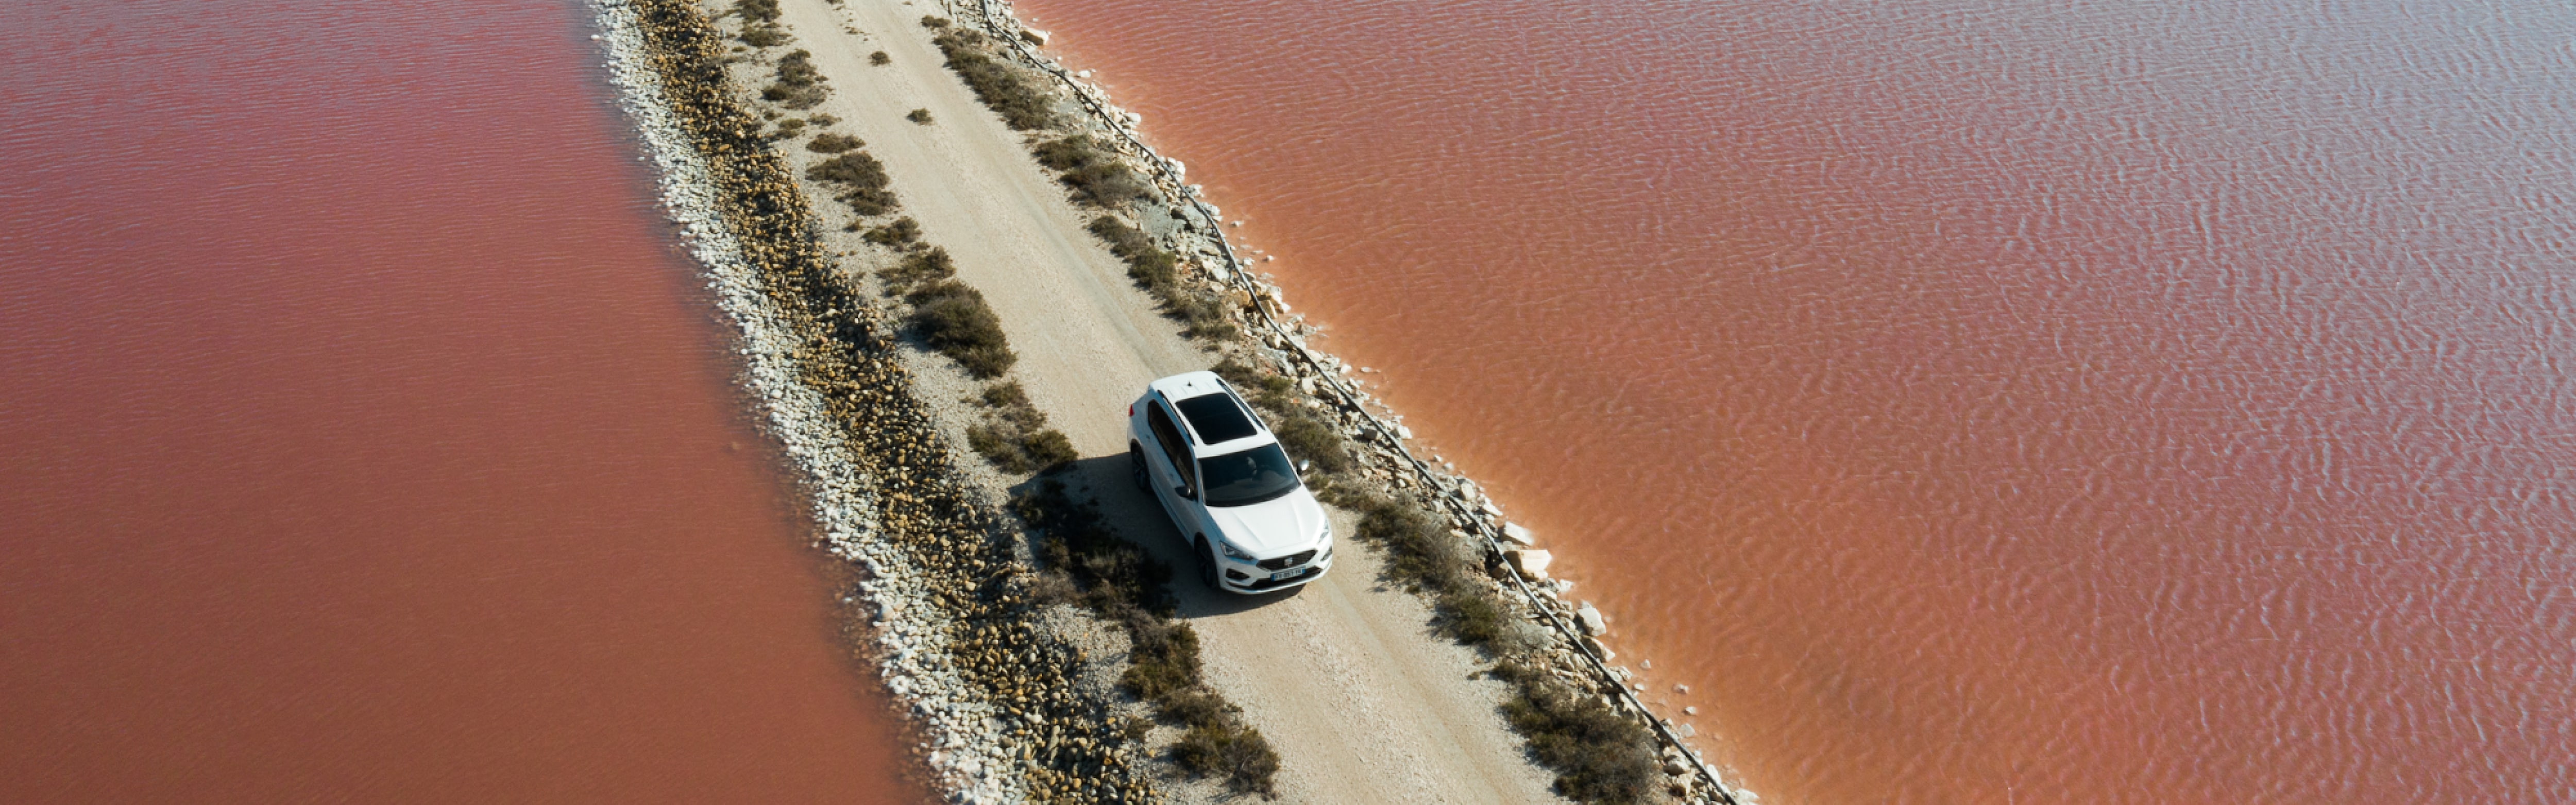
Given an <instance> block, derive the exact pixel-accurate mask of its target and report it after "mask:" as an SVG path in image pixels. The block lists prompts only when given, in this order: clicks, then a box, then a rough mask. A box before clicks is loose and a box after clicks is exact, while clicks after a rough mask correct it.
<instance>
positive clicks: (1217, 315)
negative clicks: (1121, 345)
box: [1091, 215, 1236, 339]
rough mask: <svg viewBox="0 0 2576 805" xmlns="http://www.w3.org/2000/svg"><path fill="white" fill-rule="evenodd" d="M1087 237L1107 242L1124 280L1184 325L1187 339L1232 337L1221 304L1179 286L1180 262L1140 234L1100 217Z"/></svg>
mask: <svg viewBox="0 0 2576 805" xmlns="http://www.w3.org/2000/svg"><path fill="white" fill-rule="evenodd" d="M1091 234H1093V235H1096V236H1098V237H1099V238H1100V239H1101V240H1102V241H1104V242H1107V243H1108V244H1109V252H1110V253H1111V254H1115V255H1117V256H1118V258H1119V259H1121V260H1124V261H1126V262H1127V277H1128V279H1132V280H1135V281H1136V284H1137V285H1138V286H1141V287H1143V288H1144V289H1145V290H1146V291H1147V292H1149V293H1152V294H1153V295H1154V299H1155V301H1158V302H1161V303H1162V308H1163V314H1164V315H1166V316H1169V317H1171V318H1173V319H1175V320H1178V321H1180V322H1181V323H1182V324H1185V325H1188V327H1187V332H1188V334H1189V335H1190V336H1191V337H1193V338H1208V339H1219V338H1227V337H1231V336H1233V335H1234V334H1235V332H1236V331H1235V327H1234V323H1233V322H1230V321H1227V320H1226V318H1225V305H1224V303H1221V302H1218V301H1217V300H1216V299H1215V298H1213V295H1212V294H1208V293H1205V292H1202V291H1197V290H1193V289H1191V288H1189V287H1187V286H1185V285H1183V284H1182V283H1181V280H1180V258H1177V257H1174V256H1172V253H1171V252H1167V251H1164V250H1163V249H1162V248H1161V247H1159V246H1155V245H1154V242H1153V239H1151V238H1148V237H1146V236H1145V233H1144V232H1143V231H1142V230H1139V229H1137V228H1135V227H1132V226H1128V225H1127V224H1126V223H1125V222H1122V221H1120V220H1118V219H1117V218H1115V217H1112V216H1107V215H1103V216H1100V217H1098V218H1095V219H1092V221H1091Z"/></svg>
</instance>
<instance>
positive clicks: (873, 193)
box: [805, 151, 896, 215]
mask: <svg viewBox="0 0 2576 805" xmlns="http://www.w3.org/2000/svg"><path fill="white" fill-rule="evenodd" d="M805 177H806V178H809V179H813V180H815V181H818V182H828V183H831V184H834V185H838V186H840V188H841V195H840V196H839V198H840V200H841V203H844V204H848V205H850V209H851V211H853V212H856V213H858V214H860V215H884V214H886V213H888V212H892V211H894V208H895V204H896V201H895V197H894V191H892V190H890V189H888V186H889V185H890V184H892V180H891V179H889V178H887V177H886V172H885V163H882V162H878V161H877V158H876V157H872V156H868V155H867V154H866V153H865V152H861V151H851V152H848V153H845V154H842V155H840V156H836V157H833V158H831V159H826V160H823V161H822V162H819V163H816V164H815V165H814V167H811V168H807V169H805Z"/></svg>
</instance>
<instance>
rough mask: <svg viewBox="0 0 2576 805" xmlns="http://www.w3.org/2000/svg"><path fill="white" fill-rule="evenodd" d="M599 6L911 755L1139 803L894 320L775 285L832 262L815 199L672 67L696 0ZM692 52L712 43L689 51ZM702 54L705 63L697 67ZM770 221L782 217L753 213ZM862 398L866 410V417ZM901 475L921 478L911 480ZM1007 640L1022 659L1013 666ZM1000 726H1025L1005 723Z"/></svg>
mask: <svg viewBox="0 0 2576 805" xmlns="http://www.w3.org/2000/svg"><path fill="white" fill-rule="evenodd" d="M594 8H595V9H596V10H597V12H598V21H599V23H600V27H601V29H602V33H601V34H600V38H601V40H602V41H603V47H604V50H605V51H606V56H607V62H608V66H609V73H610V76H611V81H612V83H613V84H614V85H615V86H617V87H618V89H619V91H620V93H621V95H622V98H621V106H623V107H624V108H625V109H626V111H627V113H628V116H629V117H630V119H632V120H633V121H634V122H635V124H636V125H637V127H638V129H639V132H640V135H641V137H640V139H641V141H642V144H643V145H644V146H645V150H646V154H645V157H646V158H647V159H649V160H650V161H652V162H653V163H654V165H655V167H656V168H657V169H659V171H660V173H661V177H660V181H659V184H660V187H661V191H662V201H663V205H664V207H665V209H666V211H667V212H668V213H669V215H670V217H671V218H672V220H673V221H674V222H676V223H678V224H680V225H681V227H682V230H683V238H684V241H685V242H686V243H687V245H688V247H689V249H690V251H691V253H692V254H693V256H695V257H696V258H697V259H698V261H699V263H700V264H701V265H702V266H704V267H705V269H706V272H707V278H708V285H709V288H710V290H711V291H712V292H713V294H714V296H715V297H716V300H717V303H718V306H719V307H720V308H722V309H723V310H724V312H725V313H726V314H727V316H728V318H730V319H731V320H733V321H734V323H735V324H736V326H737V328H738V329H739V331H740V333H739V338H740V341H739V343H740V344H741V346H740V348H739V350H738V351H739V352H740V354H741V355H742V357H743V359H744V362H745V368H744V372H743V382H744V384H745V385H746V386H747V387H749V388H750V389H751V390H752V391H753V393H754V394H755V395H756V396H758V397H759V398H760V399H761V400H762V401H763V402H764V404H765V406H766V408H767V411H766V412H765V413H766V417H765V420H766V425H767V427H766V429H767V430H769V431H770V432H771V434H772V435H773V436H774V437H776V438H778V439H779V440H780V442H781V443H782V446H783V448H784V452H785V454H786V456H787V457H788V458H789V460H790V461H791V462H793V463H794V464H795V465H796V467H797V468H798V469H799V470H800V471H801V474H802V477H801V478H800V479H799V480H800V483H801V485H802V486H804V487H805V489H806V490H807V492H808V493H809V494H810V495H811V496H812V497H813V502H812V506H811V511H812V513H813V516H814V518H815V524H816V526H817V528H818V530H819V532H820V533H821V534H822V547H824V548H825V550H826V551H827V552H828V553H830V554H831V555H832V556H834V557H836V558H838V559H840V560H842V561H845V562H847V563H849V564H851V565H853V566H855V567H857V568H860V569H863V570H864V573H865V576H866V578H867V579H868V580H867V581H861V582H859V583H858V584H856V585H855V593H854V596H853V597H854V598H855V599H858V600H856V601H852V602H851V603H863V604H865V605H866V606H867V607H868V608H870V609H873V610H874V611H875V617H874V618H873V619H872V620H873V626H874V627H875V635H874V638H875V640H874V643H875V645H874V646H873V648H874V649H876V651H875V652H872V653H874V654H876V655H877V656H878V657H879V658H880V661H879V662H877V663H876V667H875V668H874V669H873V670H874V671H875V672H876V674H877V675H878V678H879V679H880V680H881V681H882V683H883V684H885V685H886V687H887V689H888V690H890V691H891V692H892V693H893V694H894V696H895V698H896V700H897V701H900V702H902V703H903V704H905V705H906V709H907V715H908V716H909V720H910V721H911V722H912V724H913V726H914V727H915V729H916V730H917V731H918V734H919V736H920V738H921V743H919V744H916V745H915V746H914V747H912V748H913V754H914V756H915V757H916V758H917V759H918V760H919V762H921V763H922V764H923V766H924V767H925V768H926V769H927V770H928V772H929V774H930V775H931V777H932V778H933V780H934V782H935V783H936V785H937V786H938V787H939V788H940V789H942V790H943V791H945V792H947V793H948V794H949V798H950V799H951V800H952V801H957V802H1004V801H1024V800H1028V799H1030V798H1032V795H1036V796H1038V797H1041V798H1044V799H1047V800H1051V801H1110V800H1113V799H1115V800H1125V801H1133V800H1139V799H1146V798H1147V794H1148V792H1147V787H1146V785H1145V783H1144V781H1143V780H1142V779H1141V775H1140V774H1138V773H1137V772H1135V771H1134V769H1135V768H1136V766H1137V765H1138V761H1137V759H1136V758H1134V757H1133V756H1132V753H1130V752H1127V751H1124V750H1125V747H1124V746H1122V745H1121V744H1119V743H1118V742H1116V741H1115V740H1112V739H1111V737H1110V735H1109V734H1108V732H1109V729H1110V724H1111V722H1112V719H1110V718H1108V717H1106V716H1105V714H1103V713H1100V712H1098V711H1097V709H1098V708H1097V703H1094V702H1090V701H1086V700H1085V698H1084V697H1081V696H1077V695H1071V692H1072V691H1073V690H1074V688H1075V684H1074V681H1073V680H1071V679H1068V678H1066V677H1065V676H1064V675H1063V674H1061V673H1058V674H1053V675H1049V674H1048V673H1046V670H1047V669H1062V668H1067V667H1075V666H1078V665H1079V664H1080V663H1081V659H1080V658H1079V656H1078V655H1079V653H1080V650H1079V649H1078V648H1074V647H1071V646H1067V645H1065V644H1064V643H1063V642H1062V641H1060V640H1054V639H1051V638H1052V637H1053V636H1052V635H1043V634H1038V633H1035V632H1034V630H1032V629H1031V628H1030V626H1031V624H1030V623H1029V622H1027V620H1026V619H1015V618H1010V617H1008V616H1007V615H1008V611H1009V610H1011V609H1012V608H1014V607H1016V606H1017V605H1019V604H1020V599H1021V593H1020V592H1019V591H1018V590H1017V589H1016V587H1017V584H1016V583H1017V582H1019V581H1020V580H1019V579H1017V578H1015V577H1014V576H1013V575H1012V574H1010V573H1009V572H1008V571H1009V569H1010V564H1011V563H1009V562H1008V561H1007V560H1008V559H1009V558H1010V557H1009V556H1008V553H1009V551H1008V548H1009V545H1008V543H1007V541H1006V540H1003V539H999V538H997V535H996V534H995V533H994V532H995V531H996V528H995V525H996V523H995V522H993V514H994V513H992V512H989V511H985V510H983V508H982V507H981V506H978V505H977V504H976V502H975V501H972V500H971V499H968V498H966V497H965V496H964V495H962V494H961V491H962V490H961V489H959V488H958V485H957V484H956V483H955V482H954V479H953V478H950V477H947V476H948V472H947V471H948V469H949V468H948V467H946V466H944V465H946V464H947V462H948V456H947V454H946V453H945V451H944V450H941V449H940V448H939V446H938V440H937V433H936V430H935V427H934V426H932V425H931V423H930V420H929V417H928V416H927V415H926V414H925V413H924V412H923V411H922V410H921V403H920V401H918V400H917V399H914V398H913V397H912V396H911V388H910V385H909V383H908V382H907V381H906V376H907V374H908V373H907V372H906V370H905V369H904V368H903V367H902V366H901V365H899V364H898V363H896V362H895V361H894V360H893V359H892V358H891V356H890V355H888V354H886V350H885V349H884V347H885V344H884V342H883V341H882V333H883V332H884V327H883V325H882V322H879V321H875V320H874V319H873V317H872V316H869V315H867V313H868V312H869V311H870V308H868V307H866V306H864V305H862V304H851V305H850V307H849V308H848V309H847V310H846V311H845V310H843V309H842V308H840V307H838V306H828V307H826V308H825V310H824V311H823V313H824V314H825V315H824V317H821V318H818V317H815V316H813V315H811V314H810V312H808V311H804V310H798V309H796V308H797V307H799V306H800V305H799V302H802V303H803V305H802V306H810V305H812V304H814V303H815V302H816V301H818V300H815V299H801V300H800V299H798V298H797V293H796V292H792V291H782V290H781V289H779V288H778V287H777V285H778V282H777V280H779V279H781V278H782V276H781V275H782V274H783V273H785V271H792V270H794V269H797V268H803V269H807V270H812V269H815V268H816V267H817V266H818V264H820V263H823V262H824V258H823V255H821V254H820V252H819V251H818V250H817V249H815V248H814V244H813V243H812V241H811V240H810V238H808V237H805V236H804V235H805V234H806V233H807V232H809V231H810V230H811V229H812V226H811V223H812V222H811V212H810V211H809V210H808V209H807V208H806V207H805V205H804V204H803V203H802V202H803V196H802V194H801V193H799V192H797V191H796V190H795V189H794V187H795V186H794V184H793V182H792V180H789V179H786V178H785V174H784V171H783V168H782V165H781V163H779V162H778V160H777V158H776V156H775V155H774V154H769V153H768V152H767V150H766V148H765V147H763V146H761V145H758V144H757V143H756V141H755V140H754V139H753V138H752V136H751V135H750V132H751V131H756V129H757V121H756V120H755V119H753V118H751V117H750V116H749V115H747V114H745V113H743V112H742V110H741V109H740V108H738V107H737V106H736V105H735V104H734V102H733V101H732V99H731V98H730V97H729V95H728V93H729V92H730V87H729V84H727V83H726V82H725V81H724V80H723V78H722V73H721V68H720V66H719V67H718V71H717V73H716V74H715V75H714V76H705V75H700V76H692V77H690V78H694V79H696V80H694V81H690V80H686V79H682V80H678V81H675V80H674V79H675V78H678V77H679V76H680V74H681V73H682V71H684V70H687V69H688V68H691V67H697V68H704V67H706V66H707V64H708V63H709V61H708V58H707V57H708V55H709V54H708V53H706V52H705V50H706V49H707V48H709V47H712V46H713V45H712V43H713V42H715V41H717V40H716V37H715V36H714V34H713V32H712V31H711V30H710V29H708V28H707V27H705V26H706V21H705V20H704V18H703V17H702V16H700V15H698V14H696V13H695V9H694V8H692V7H689V6H687V5H686V4H685V2H683V0H597V1H596V2H595V3H594ZM692 23H694V24H692ZM691 46H695V47H696V48H697V49H698V50H699V52H696V53H690V52H688V51H689V49H690V48H691ZM692 57H694V58H695V61H696V62H697V63H694V64H692V63H688V61H689V60H691V59H692ZM716 64H719V65H720V62H717V63H716ZM674 83H681V84H683V86H681V87H679V88H678V94H691V95H695V96H696V97H694V98H687V99H682V100H677V101H676V102H675V98H674V95H675V93H674V92H673V87H672V84H674ZM710 154H712V156H710ZM763 156H767V157H768V159H766V160H763V159H761V157H763ZM728 173H730V174H732V175H726V174H728ZM762 219H775V220H770V221H763V220H762ZM764 222H766V223H772V224H783V226H778V225H773V226H768V227H762V226H758V224H759V223H764ZM744 230H750V231H744ZM764 230H765V231H764ZM764 236H766V237H764ZM822 287H825V286H823V285H821V284H809V287H808V288H806V289H804V291H805V292H806V293H812V292H814V291H817V290H820V289H821V288H822ZM844 301H855V300H844ZM831 318H839V319H840V320H839V321H830V320H829V319H831ZM818 341H820V342H832V341H837V342H839V343H837V344H831V345H832V346H840V347H842V349H841V350H839V352H841V353H842V354H840V355H833V356H828V357H826V356H825V355H824V354H823V353H824V350H822V349H818V347H823V346H825V344H821V343H817V342H818ZM871 353H873V354H871ZM835 358H838V359H839V363H840V364H841V365H838V366H835V365H833V363H834V359H835ZM836 370H837V371H836ZM818 374H822V375H833V376H831V377H824V378H817V377H816V375H818ZM817 379H822V380H824V381H825V382H826V383H827V384H829V386H831V387H832V389H833V390H834V391H839V392H841V393H843V394H845V395H848V396H847V397H846V398H844V399H842V400H839V401H836V400H834V399H832V396H831V395H829V394H827V393H826V392H825V391H824V390H820V389H817V388H815V387H814V386H813V384H814V381H815V380H817ZM836 402H838V403H840V404H839V405H836V404H835V403H836ZM853 403H872V404H873V405H871V406H868V408H870V409H873V410H868V411H867V413H865V414H861V413H858V411H857V410H854V409H855V408H857V406H854V405H853ZM854 414H855V416H853V415H854ZM843 417H849V418H854V419H858V420H860V421H861V422H863V423H864V424H866V425H870V426H874V427H868V428H862V429H861V430H863V431H874V432H875V435H876V436H877V437H878V439H877V440H876V441H879V442H880V444H877V445H861V444H855V443H853V440H852V439H850V438H848V436H849V435H851V433H850V431H848V430H845V428H844V422H842V421H836V420H839V419H841V418H843ZM871 446H873V447H876V448H877V449H876V450H874V451H873V452H872V451H870V450H869V449H867V448H868V447H871ZM889 459H890V460H889ZM889 465H891V466H889ZM889 470H893V472H889ZM905 470H914V471H918V477H915V478H906V477H904V476H905V473H904V471H905ZM889 487H890V488H889ZM943 531H945V532H946V533H941V532H943ZM907 532H908V533H907ZM1023 608H1024V607H1023ZM979 620H981V621H986V622H983V623H978V622H977V621H979ZM961 633H962V634H961ZM997 633H998V634H997ZM960 638H965V639H960ZM997 648H998V649H1000V651H998V652H997V651H996V649H997ZM1003 652H1007V654H1008V655H1009V657H1010V660H1011V661H1010V662H1008V663H1004V662H1002V661H1001V657H1000V656H999V655H1000V654H1001V653H1003ZM1014 672H1016V673H1014ZM997 683H998V684H997ZM1019 683H1027V684H1025V685H1024V684H1019ZM1004 687H1008V688H1009V689H1011V690H1012V691H1013V695H1011V696H1009V697H1007V698H1008V701H1005V697H1002V696H997V695H994V694H995V693H996V692H997V690H999V689H1001V688H1004ZM1027 688H1039V689H1041V690H1043V693H1041V694H1040V695H1036V696H1032V695H1029V693H1032V692H1037V691H1027V690H1026V689H1027ZM1040 701H1043V702H1050V703H1057V702H1060V703H1062V704H1061V705H1060V706H1055V707H1045V708H1043V709H1049V710H1055V711H1057V712H1058V714H1059V719H1058V720H1059V721H1060V722H1061V723H1064V724H1067V725H1070V726H1072V727H1073V730H1072V731H1074V732H1078V733H1083V734H1079V735H1075V736H1073V740H1062V739H1061V738H1059V737H1058V736H1059V734H1060V733H1061V732H1062V731H1055V732H1050V733H1049V735H1048V736H1047V737H1046V739H1045V740H1044V741H1042V742H1041V741H1038V740H1034V739H1035V738H1036V737H1037V736H1036V735H1035V734H1034V731H1033V730H1030V729H1027V728H1026V725H1027V724H1029V722H1030V720H1031V719H1030V717H1028V716H1023V715H1022V714H1021V711H1020V709H1019V708H1017V707H1014V706H1013V705H1014V704H1034V703H1036V702H1040ZM1033 709H1038V708H1033ZM1085 710H1090V711H1092V712H1082V711H1085ZM1086 716H1087V717H1086ZM1005 720H1008V721H1010V722H1014V723H1016V724H1018V725H1020V727H1019V728H1017V729H1012V730H998V729H995V728H996V727H997V726H999V725H1000V724H1002V723H1003V722H1004V721H1005ZM1083 727H1090V728H1091V729H1088V730H1085V729H1082V728H1083ZM1031 744H1041V745H1039V746H1037V747H1034V748H1036V749H1037V750H1038V751H1039V752H1043V753H1045V754H1046V755H1047V756H1048V757H1049V758H1050V759H1052V760H1055V761H1057V762H1053V763H1048V764H1045V765H1051V766H1060V767H1070V768H1075V769H1080V770H1082V771H1083V772H1085V773H1086V774H1088V775H1091V776H1093V777H1094V778H1095V779H1094V780H1093V781H1090V782H1077V783H1075V785H1079V786H1080V792H1079V793H1081V794H1087V795H1089V796H1063V795H1062V794H1067V793H1075V792H1071V791H1066V792H1058V791H1053V790H1050V787H1049V786H1048V785H1047V784H1048V782H1051V781H1032V780H1030V779H1028V778H1029V777H1031V776H1034V775H1029V774H1026V773H1022V774H1016V775H1015V774H1009V773H1007V772H1009V771H1012V770H1015V769H1016V768H1017V767H1018V765H1019V764H1020V762H1022V761H1023V760H1024V759H1025V758H1027V757H1028V756H1029V755H1031V754H1037V753H1035V752H1031V751H1030V750H1031V749H1032V748H1033V747H1032V746H1031ZM1015 755H1016V756H1015ZM1054 782H1060V781H1054ZM1033 783H1034V784H1033Z"/></svg>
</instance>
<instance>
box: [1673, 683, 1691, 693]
mask: <svg viewBox="0 0 2576 805" xmlns="http://www.w3.org/2000/svg"><path fill="white" fill-rule="evenodd" d="M1673 692H1674V693H1681V694H1688V693H1690V686H1689V685H1674V686H1673Z"/></svg>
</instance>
